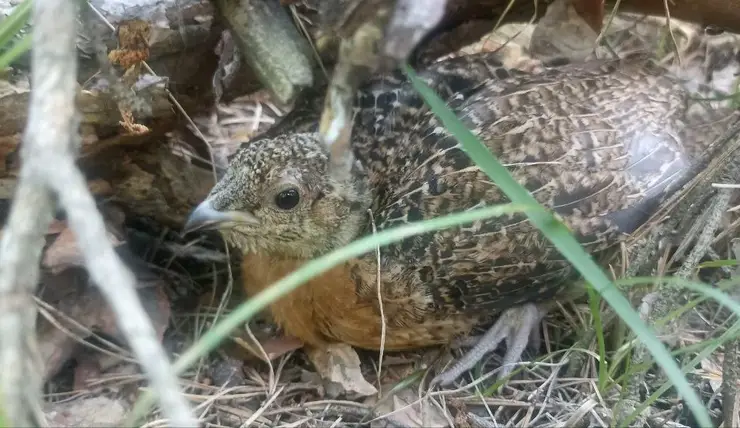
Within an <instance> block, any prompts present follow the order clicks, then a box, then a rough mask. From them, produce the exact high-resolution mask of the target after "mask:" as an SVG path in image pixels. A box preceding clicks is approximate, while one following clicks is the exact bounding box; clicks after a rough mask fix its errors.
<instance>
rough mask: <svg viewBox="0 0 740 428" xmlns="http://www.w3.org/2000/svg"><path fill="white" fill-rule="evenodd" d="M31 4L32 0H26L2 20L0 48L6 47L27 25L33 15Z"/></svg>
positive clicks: (0, 23) (0, 22)
mask: <svg viewBox="0 0 740 428" xmlns="http://www.w3.org/2000/svg"><path fill="white" fill-rule="evenodd" d="M31 4H32V2H31V0H25V1H24V2H23V3H21V4H19V5H18V6H16V7H15V9H13V12H11V13H10V15H8V16H7V17H5V19H3V20H2V21H0V49H2V48H5V47H6V46H7V45H8V43H10V41H11V40H12V39H13V38H14V37H15V36H16V34H18V33H19V32H20V31H21V29H22V28H23V26H24V25H26V23H27V22H28V18H30V16H31Z"/></svg>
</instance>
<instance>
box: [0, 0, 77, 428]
mask: <svg viewBox="0 0 740 428" xmlns="http://www.w3.org/2000/svg"><path fill="white" fill-rule="evenodd" d="M61 3H64V1H63V0H57V1H50V2H45V3H42V4H39V3H34V7H33V18H32V21H33V22H34V24H35V25H34V30H33V45H34V48H33V51H32V57H31V63H32V68H33V75H32V77H31V85H32V87H33V88H34V90H33V91H32V92H31V100H30V114H29V116H28V124H27V127H26V131H25V136H24V144H23V146H22V148H21V159H22V162H23V166H22V168H21V172H20V180H19V183H18V187H17V190H16V194H15V198H14V200H13V204H12V207H11V210H10V215H9V218H8V221H7V225H6V226H5V229H4V233H3V236H2V239H1V240H0V302H2V309H1V310H0V367H2V368H1V369H0V370H2V371H1V372H0V373H2V382H0V383H1V384H2V385H1V386H0V393H1V394H2V397H3V402H2V409H3V413H4V416H5V421H6V422H5V423H7V424H8V425H11V426H39V425H42V424H43V420H44V419H43V415H42V414H41V412H40V410H39V407H38V406H39V405H40V403H41V386H42V385H41V371H42V363H41V361H40V359H39V353H38V344H37V341H36V329H35V324H36V307H35V305H34V304H33V294H34V291H35V289H36V284H37V282H38V279H39V261H40V258H41V249H42V247H43V245H44V241H43V236H44V233H45V231H46V229H47V228H48V227H49V224H50V223H51V219H52V216H51V209H52V200H51V195H50V193H49V191H48V189H46V187H45V186H44V182H43V179H42V176H43V169H44V168H49V165H48V164H44V163H43V158H41V159H39V158H37V156H38V154H41V155H42V156H43V153H39V152H43V151H44V149H45V148H46V146H48V145H50V144H53V142H59V143H61V144H69V143H71V141H70V138H71V136H72V135H73V131H74V125H75V124H76V122H75V120H74V116H73V114H72V111H73V110H72V109H70V108H69V106H71V105H73V101H74V96H75V89H76V88H75V84H76V82H75V76H76V72H77V63H76V61H75V58H76V56H75V53H74V49H75V38H74V35H75V32H74V20H75V16H74V12H73V10H70V9H72V8H71V7H66V5H62V4H61ZM60 30H61V31H60Z"/></svg>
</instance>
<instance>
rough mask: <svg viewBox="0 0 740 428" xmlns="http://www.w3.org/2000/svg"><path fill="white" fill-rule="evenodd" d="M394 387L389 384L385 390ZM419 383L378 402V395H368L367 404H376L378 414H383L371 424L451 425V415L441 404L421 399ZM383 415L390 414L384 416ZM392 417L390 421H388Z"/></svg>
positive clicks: (379, 425)
mask: <svg viewBox="0 0 740 428" xmlns="http://www.w3.org/2000/svg"><path fill="white" fill-rule="evenodd" d="M393 387H394V385H393V384H388V385H386V386H384V387H383V390H384V391H390V390H392V389H393ZM418 388H419V384H418V382H415V383H414V384H412V385H409V386H407V387H406V388H404V389H402V390H400V391H398V392H396V393H394V394H393V396H392V397H384V398H382V399H381V400H380V403H379V404H377V402H378V400H377V398H376V397H368V398H367V399H366V400H365V403H366V404H369V405H376V404H377V406H376V407H375V409H376V414H378V415H381V416H380V418H381V419H380V420H378V421H375V422H373V423H372V424H371V427H372V428H380V427H384V426H386V425H388V422H390V421H392V422H393V424H392V425H393V426H403V427H449V426H450V422H449V421H450V420H452V416H451V415H446V416H447V417H445V414H444V412H443V411H442V409H440V408H439V406H437V405H435V404H434V403H432V402H431V400H429V399H428V398H425V399H422V400H420V399H419V398H420V397H419V394H418ZM382 415H388V417H387V418H384V417H383V416H382ZM387 419H390V421H387Z"/></svg>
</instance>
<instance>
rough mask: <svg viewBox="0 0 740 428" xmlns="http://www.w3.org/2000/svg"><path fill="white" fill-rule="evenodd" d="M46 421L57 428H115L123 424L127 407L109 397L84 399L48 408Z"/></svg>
mask: <svg viewBox="0 0 740 428" xmlns="http://www.w3.org/2000/svg"><path fill="white" fill-rule="evenodd" d="M44 414H45V416H46V420H47V422H48V423H49V425H50V426H56V427H115V426H120V424H121V423H123V419H124V417H125V415H126V407H125V406H124V405H123V402H122V401H119V400H112V399H110V398H107V397H84V398H79V399H75V400H72V401H58V402H56V403H51V404H49V405H48V406H47V408H46V410H45V412H44Z"/></svg>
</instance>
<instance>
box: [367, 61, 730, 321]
mask: <svg viewBox="0 0 740 428" xmlns="http://www.w3.org/2000/svg"><path fill="white" fill-rule="evenodd" d="M453 61H454V60H453ZM458 61H461V62H462V63H464V64H465V67H464V68H459V70H460V72H459V73H458V72H456V71H455V70H456V67H457V65H456V64H455V63H454V62H447V63H443V64H439V65H436V66H433V67H432V68H431V69H430V70H428V71H427V72H426V73H425V77H426V80H427V82H428V83H430V84H432V85H433V86H434V87H435V89H436V90H437V91H438V92H440V93H441V94H442V95H443V96H445V97H446V99H447V101H448V104H449V105H450V107H452V109H453V110H454V111H455V112H456V113H457V115H458V117H460V118H461V119H462V121H463V122H464V123H465V125H466V126H468V128H469V129H471V130H472V131H473V133H474V134H475V135H477V137H478V138H479V139H480V140H481V141H482V142H483V143H484V144H485V145H486V146H487V147H488V148H489V149H490V150H491V151H492V153H493V154H494V155H495V156H496V157H497V158H498V159H499V160H500V161H501V162H502V163H503V164H504V165H506V166H507V167H508V168H509V171H510V172H511V173H512V175H513V176H514V178H515V179H517V181H519V182H520V183H521V184H523V185H524V186H525V187H526V188H527V189H528V190H529V191H530V192H531V193H532V195H533V196H534V197H535V198H536V199H537V200H538V201H539V202H540V203H542V204H544V205H545V206H547V207H550V208H553V210H554V211H555V212H556V213H557V214H559V215H560V216H561V217H562V219H563V220H564V221H565V223H566V224H567V225H568V226H570V228H571V229H572V231H573V232H574V233H575V234H576V236H577V237H578V238H579V240H580V241H581V242H582V243H583V244H584V245H585V247H586V248H587V250H589V251H591V252H594V253H595V252H599V251H602V250H605V249H607V248H609V247H612V246H614V245H615V244H617V243H618V242H619V240H620V239H621V238H622V237H623V236H624V234H629V233H630V232H632V231H634V230H635V229H636V228H637V227H639V226H640V225H641V224H642V223H643V222H645V221H646V220H647V219H648V217H649V216H650V215H651V214H652V213H653V212H654V210H655V208H656V207H657V206H658V205H659V203H660V201H661V199H663V198H664V197H665V196H666V195H668V194H670V193H671V192H672V191H673V190H675V189H676V188H677V187H678V184H679V183H680V182H681V181H682V179H685V178H686V177H685V176H686V174H687V172H688V170H689V168H690V166H691V165H692V164H693V163H694V162H695V160H696V158H697V156H698V154H699V153H701V152H702V151H703V150H705V149H706V148H707V147H708V146H709V144H710V143H711V142H712V141H713V140H714V137H715V136H716V135H718V133H719V132H721V129H722V128H721V125H719V124H718V123H717V122H716V121H717V119H718V117H720V116H721V113H719V112H711V111H703V110H701V107H699V108H698V110H696V107H690V104H691V102H690V100H689V94H688V93H687V92H686V91H685V90H684V89H683V87H682V85H681V83H680V82H679V81H677V80H676V79H674V78H672V77H671V76H668V75H666V74H665V72H664V71H663V69H661V68H659V67H657V66H655V65H653V64H652V63H651V62H650V61H649V60H647V58H646V57H643V56H632V57H630V58H627V59H623V60H610V61H596V62H590V63H588V64H579V65H568V66H561V67H557V68H553V69H550V70H548V71H546V72H544V73H543V74H538V75H534V76H533V75H526V74H523V73H514V74H512V73H509V72H506V71H504V70H502V69H501V68H500V67H498V65H499V64H498V63H497V62H495V60H492V59H491V54H481V55H476V56H471V57H467V58H463V59H458ZM435 67H436V68H435ZM690 108H691V109H692V110H691V111H690ZM697 112H698V113H697ZM728 117H729V115H728ZM356 118H357V119H356V125H355V128H354V130H353V133H354V135H353V144H354V148H355V152H356V154H357V156H358V157H359V159H360V160H361V161H362V163H363V164H364V165H365V167H366V168H367V171H368V174H369V178H370V182H371V183H372V187H373V188H374V189H375V192H376V193H375V205H374V216H373V217H374V222H375V224H376V227H377V229H378V230H383V229H386V228H389V227H392V226H396V225H400V224H402V223H407V222H413V221H419V220H423V219H429V218H433V217H438V216H441V215H445V214H449V213H454V212H460V211H463V210H467V209H471V208H474V207H477V206H481V205H492V204H498V203H505V202H508V199H507V198H506V196H505V195H504V194H503V193H502V192H501V191H500V189H499V188H498V187H497V186H496V185H495V184H494V183H492V182H491V180H490V179H489V178H488V177H487V176H486V175H485V174H484V173H483V172H481V171H480V170H479V169H478V168H477V167H476V166H475V164H474V163H473V162H472V161H471V160H470V159H469V158H468V156H467V155H466V154H465V152H464V151H463V150H462V149H461V146H460V145H459V143H458V142H457V140H456V139H455V138H454V137H452V136H450V134H449V133H448V132H447V131H446V130H445V129H444V126H443V125H442V123H441V122H440V121H439V120H438V119H437V118H436V117H435V116H434V115H433V114H432V113H431V112H429V111H428V109H426V108H425V107H424V106H423V103H422V102H421V99H420V98H419V97H418V95H415V93H414V92H413V90H412V89H411V87H410V85H408V83H406V82H403V81H402V80H400V79H398V80H396V81H391V80H388V79H379V80H378V81H376V82H374V83H373V84H372V85H370V86H368V87H367V88H366V89H365V90H364V91H363V96H362V97H361V100H360V103H359V109H358V115H357V116H356ZM369 232H370V228H369V227H368V233H369ZM373 257H374V256H373ZM382 260H383V262H382V263H383V265H385V266H386V267H387V268H388V269H389V271H395V272H396V274H394V275H396V276H398V277H403V278H406V279H405V282H406V283H408V284H417V286H421V287H424V288H425V290H426V291H425V294H427V295H429V297H432V299H430V300H429V302H433V303H430V305H433V306H435V308H434V309H435V311H440V310H441V312H457V311H460V310H463V309H472V310H480V309H485V310H491V309H499V308H501V307H502V306H511V305H514V304H517V303H519V302H523V301H529V300H532V299H535V300H542V299H548V298H551V297H552V296H553V295H554V293H556V292H557V291H558V284H561V283H563V280H564V279H566V278H568V277H569V276H570V274H572V271H571V270H570V268H569V264H568V262H567V261H565V260H564V259H563V257H562V256H561V255H560V254H559V253H558V251H557V250H556V249H554V248H553V247H552V246H551V245H550V243H549V241H547V239H546V238H544V236H542V235H541V233H540V232H539V231H538V230H537V229H536V228H535V227H534V226H532V225H531V224H530V223H529V222H528V221H527V220H526V217H525V216H524V215H513V216H509V217H507V218H494V219H491V220H487V221H483V222H477V223H475V224H472V225H468V226H463V227H459V228H454V229H448V230H445V231H441V232H436V233H430V234H427V235H423V236H418V237H414V238H411V239H407V240H405V241H403V242H401V243H398V244H395V245H391V246H389V247H387V248H384V249H383V259H382ZM399 266H404V267H405V269H402V270H401V271H399V270H398V267H399ZM413 287H414V286H413V285H409V289H413ZM444 309H447V310H446V311H445V310H444Z"/></svg>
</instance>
